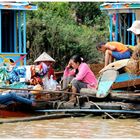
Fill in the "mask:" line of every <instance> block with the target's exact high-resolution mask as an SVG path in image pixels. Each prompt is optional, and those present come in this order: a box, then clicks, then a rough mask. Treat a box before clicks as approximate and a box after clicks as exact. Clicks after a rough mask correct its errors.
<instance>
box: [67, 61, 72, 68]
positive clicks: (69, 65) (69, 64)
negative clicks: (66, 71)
mask: <svg viewBox="0 0 140 140" xmlns="http://www.w3.org/2000/svg"><path fill="white" fill-rule="evenodd" d="M67 67H69V68H70V67H71V60H70V61H69V63H68V65H67Z"/></svg>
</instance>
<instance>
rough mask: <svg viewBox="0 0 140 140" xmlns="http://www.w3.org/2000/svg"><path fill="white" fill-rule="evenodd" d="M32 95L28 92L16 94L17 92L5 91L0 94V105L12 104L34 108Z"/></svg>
mask: <svg viewBox="0 0 140 140" xmlns="http://www.w3.org/2000/svg"><path fill="white" fill-rule="evenodd" d="M32 95H33V94H30V93H28V92H25V91H24V92H22V91H20V92H17V91H10V90H7V91H5V92H3V93H1V94H0V104H4V105H9V104H11V103H13V102H19V103H24V104H27V105H31V106H36V102H35V99H34V97H33V96H32Z"/></svg>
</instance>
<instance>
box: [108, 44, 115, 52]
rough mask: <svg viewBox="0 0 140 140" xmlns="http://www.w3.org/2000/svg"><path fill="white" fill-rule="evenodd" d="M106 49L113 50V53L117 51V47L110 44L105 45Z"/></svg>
mask: <svg viewBox="0 0 140 140" xmlns="http://www.w3.org/2000/svg"><path fill="white" fill-rule="evenodd" d="M105 47H106V48H107V49H109V50H111V51H114V50H116V47H115V46H113V45H110V44H108V43H107V44H106V45H105Z"/></svg>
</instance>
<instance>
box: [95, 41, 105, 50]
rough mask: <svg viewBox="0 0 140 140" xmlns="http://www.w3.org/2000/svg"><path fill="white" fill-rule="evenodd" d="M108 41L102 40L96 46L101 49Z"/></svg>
mask: <svg viewBox="0 0 140 140" xmlns="http://www.w3.org/2000/svg"><path fill="white" fill-rule="evenodd" d="M105 44H106V43H105V42H100V43H99V44H98V45H97V46H96V49H97V50H99V49H101V48H102V46H103V45H105Z"/></svg>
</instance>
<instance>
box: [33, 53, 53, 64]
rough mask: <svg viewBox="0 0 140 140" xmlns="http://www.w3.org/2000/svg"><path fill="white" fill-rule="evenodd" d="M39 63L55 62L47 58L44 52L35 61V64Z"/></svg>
mask: <svg viewBox="0 0 140 140" xmlns="http://www.w3.org/2000/svg"><path fill="white" fill-rule="evenodd" d="M40 61H51V62H55V60H54V59H53V58H52V57H51V56H49V55H48V54H47V53H46V52H43V53H42V54H41V55H40V56H39V57H38V58H37V59H36V60H35V61H34V63H36V62H40Z"/></svg>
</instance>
